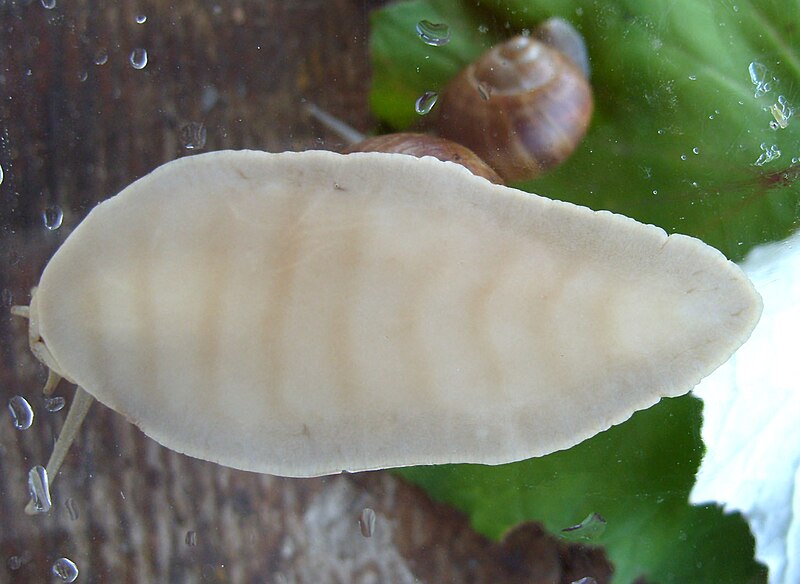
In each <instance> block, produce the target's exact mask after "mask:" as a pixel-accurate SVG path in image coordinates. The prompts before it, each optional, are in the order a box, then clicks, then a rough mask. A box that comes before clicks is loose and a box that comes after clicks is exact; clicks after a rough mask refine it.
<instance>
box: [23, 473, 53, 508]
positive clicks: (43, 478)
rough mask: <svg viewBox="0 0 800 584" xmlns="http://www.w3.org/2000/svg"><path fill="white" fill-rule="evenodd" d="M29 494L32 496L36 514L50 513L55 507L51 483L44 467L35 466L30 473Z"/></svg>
mask: <svg viewBox="0 0 800 584" xmlns="http://www.w3.org/2000/svg"><path fill="white" fill-rule="evenodd" d="M28 492H30V494H31V503H32V504H33V511H34V512H35V513H47V512H48V511H50V508H51V507H52V506H53V501H52V500H51V499H50V481H49V480H48V478H47V471H46V470H45V468H44V467H43V466H39V465H37V466H34V467H33V468H32V469H31V470H30V471H29V472H28Z"/></svg>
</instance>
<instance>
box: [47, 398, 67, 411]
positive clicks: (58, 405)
mask: <svg viewBox="0 0 800 584" xmlns="http://www.w3.org/2000/svg"><path fill="white" fill-rule="evenodd" d="M66 403H67V401H66V400H65V399H64V398H63V397H61V396H60V395H57V396H55V397H45V398H44V409H46V410H47V411H48V412H60V411H61V410H63V409H64V406H65V405H66Z"/></svg>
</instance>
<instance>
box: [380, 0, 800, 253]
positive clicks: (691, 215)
mask: <svg viewBox="0 0 800 584" xmlns="http://www.w3.org/2000/svg"><path fill="white" fill-rule="evenodd" d="M585 4H586V3H585V2H581V1H579V0H571V1H569V0H568V1H561V0H558V1H556V0H546V1H541V2H539V1H537V2H531V1H530V0H486V1H484V2H483V3H482V7H481V8H480V9H477V8H475V7H474V6H473V5H472V4H471V3H467V2H463V3H460V2H455V1H453V0H450V1H445V0H428V1H423V0H415V1H413V2H406V3H401V4H397V5H394V6H392V7H390V8H388V9H385V10H382V11H378V12H376V13H375V14H374V16H373V22H372V24H373V32H372V41H371V42H372V58H373V62H374V71H375V77H374V84H373V89H372V94H371V103H372V107H373V109H374V111H375V113H376V114H377V115H378V116H379V117H380V118H381V119H383V120H385V121H386V122H387V123H388V124H389V125H390V126H393V127H396V128H405V127H407V126H409V125H410V124H412V123H414V121H415V120H416V119H417V118H419V116H417V115H416V113H415V112H414V102H415V100H416V98H417V97H418V96H419V95H421V94H422V93H423V92H424V91H428V90H438V89H441V88H442V87H444V86H445V85H446V83H447V82H448V81H449V79H450V78H452V77H453V76H454V75H455V74H456V73H457V72H458V71H459V70H460V69H461V68H462V67H463V66H465V65H466V64H467V63H468V62H469V61H471V60H472V59H474V58H475V56H476V55H478V54H480V53H481V52H482V51H483V50H484V49H485V48H486V47H488V46H490V45H491V44H493V43H494V42H495V41H496V40H497V39H498V38H501V37H506V36H510V35H511V34H512V33H513V32H515V31H516V32H518V31H520V30H523V29H526V28H527V29H531V28H533V27H535V25H536V23H537V22H540V21H541V20H542V19H544V18H546V17H548V16H552V15H560V16H563V17H565V18H567V19H569V20H570V21H572V22H573V23H574V24H575V25H576V26H578V27H579V29H580V30H581V31H582V33H583V34H584V36H585V37H586V41H587V45H588V48H589V53H590V57H591V62H592V67H593V72H592V84H593V86H594V88H595V98H596V113H595V117H594V120H593V123H592V127H591V129H590V132H589V135H588V136H587V138H586V139H585V141H584V142H583V144H582V146H581V147H580V148H579V150H578V152H577V153H576V154H575V155H574V156H573V157H572V158H571V159H570V160H569V161H568V162H567V163H566V164H565V165H564V166H563V167H561V168H560V169H558V170H556V171H554V172H552V173H551V174H549V175H547V176H545V177H544V178H542V179H540V180H537V181H535V182H531V183H529V184H527V185H523V186H525V187H526V188H527V189H528V190H531V191H536V192H538V193H540V194H544V195H547V196H550V197H552V198H557V199H562V200H569V201H572V202H575V203H579V204H584V205H587V206H589V207H592V208H604V209H609V210H612V211H616V212H620V213H623V214H626V215H629V216H632V217H634V218H636V219H639V220H640V221H643V222H647V223H654V224H656V225H660V226H661V227H663V228H665V229H666V230H668V231H679V232H683V233H687V234H690V235H694V236H696V237H700V238H701V239H703V240H705V241H706V242H708V243H709V244H711V245H713V246H715V247H717V248H719V249H720V250H722V251H723V252H724V253H725V254H726V255H728V256H729V257H731V258H732V259H739V258H741V257H743V255H744V253H745V252H746V251H747V250H748V249H749V248H750V247H752V246H753V245H755V244H757V243H761V242H764V241H769V240H777V239H781V238H783V237H785V236H787V235H788V234H789V233H790V232H791V231H792V229H793V228H795V227H796V226H797V225H798V219H800V197H799V196H798V189H797V187H796V181H797V178H798V177H799V176H800V167H798V166H793V165H792V162H791V160H792V158H793V157H797V156H800V148H798V146H797V144H798V138H800V121H798V120H797V119H794V118H791V119H790V123H789V125H788V126H787V127H786V128H785V129H780V130H773V129H771V128H770V125H769V123H770V121H771V120H773V116H772V114H771V113H770V112H769V111H765V108H768V107H769V106H770V105H773V104H776V103H778V96H779V95H783V96H784V97H786V98H788V100H789V102H790V103H791V102H792V101H793V100H794V101H795V102H797V105H798V106H800V96H798V95H797V94H796V93H793V91H794V89H793V88H795V87H798V86H800V57H799V56H798V55H797V54H796V53H795V51H794V49H793V47H796V46H797V45H798V40H800V39H798V38H797V34H798V33H797V32H795V31H796V26H795V24H796V22H798V16H800V15H799V14H798V11H799V10H800V9H798V6H797V4H792V5H787V4H786V3H784V2H781V1H778V0H774V1H772V2H759V3H758V4H756V2H755V0H753V2H748V1H746V0H745V1H744V2H724V1H717V0H706V1H696V0H650V1H648V2H641V1H640V0H621V1H619V2H615V3H613V4H612V3H610V2H609V3H594V4H592V5H590V6H584V5H585ZM423 18H424V19H428V20H431V21H434V22H445V23H447V24H448V25H449V26H450V28H451V31H452V38H453V40H452V42H451V43H449V44H448V45H445V46H443V47H430V46H428V45H425V44H424V43H423V42H422V41H421V40H419V39H418V38H417V37H416V33H415V30H414V27H415V24H416V22H418V21H419V20H420V19H423ZM507 27H508V28H507ZM481 31H484V32H481ZM751 63H760V64H761V65H763V66H764V68H765V70H766V80H767V81H769V82H770V83H771V91H769V92H768V93H766V94H765V95H763V96H761V97H758V98H756V97H754V94H755V89H756V86H755V85H754V84H753V83H752V81H751V78H750V74H749V66H750V64H751ZM773 77H775V79H774V80H773V79H772V78H773ZM762 144H764V145H765V147H767V148H769V147H772V146H773V145H774V146H775V147H776V148H777V149H779V150H780V151H781V153H782V155H781V157H780V158H778V159H776V160H773V161H770V162H767V163H765V164H764V165H763V166H755V165H754V163H755V162H756V161H757V160H758V159H759V157H760V155H761V154H763V150H762V148H761V145H762Z"/></svg>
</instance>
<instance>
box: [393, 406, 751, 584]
mask: <svg viewBox="0 0 800 584" xmlns="http://www.w3.org/2000/svg"><path fill="white" fill-rule="evenodd" d="M700 418H701V404H700V402H699V401H698V400H697V399H695V398H693V397H690V396H686V397H682V398H676V399H668V400H664V401H662V402H661V403H660V404H659V405H657V406H654V407H652V408H650V409H649V410H645V411H642V412H639V413H637V414H635V415H634V416H633V418H631V419H630V420H629V421H628V422H626V423H625V424H622V425H620V426H615V427H613V428H611V429H610V430H608V431H606V432H603V433H601V434H599V435H598V436H595V437H594V438H592V439H591V440H588V441H586V442H583V443H582V444H579V445H578V446H575V447H573V448H570V449H569V450H565V451H562V452H557V453H554V454H551V455H549V456H545V457H542V458H538V459H530V460H526V461H522V462H518V463H514V464H508V465H502V466H497V467H491V466H480V465H449V466H442V467H415V468H410V469H403V470H400V471H398V472H399V473H400V474H401V475H402V476H403V477H405V478H406V479H408V480H411V481H412V482H414V483H416V484H418V485H420V486H422V487H423V488H425V489H426V490H427V491H428V493H430V494H431V496H433V497H434V498H435V499H437V500H440V501H445V502H448V503H450V504H453V505H455V506H456V507H458V508H459V509H461V510H463V511H464V512H466V513H467V514H468V515H469V516H470V518H471V520H472V524H473V526H474V527H475V529H476V530H477V531H479V532H481V533H483V534H485V535H487V536H488V537H491V538H494V539H499V538H500V537H502V535H503V534H504V533H505V532H506V531H507V530H509V529H511V528H512V527H513V526H515V525H517V524H519V523H521V522H523V521H528V520H536V521H540V522H542V523H543V524H544V525H545V527H547V529H548V530H549V531H550V532H551V533H555V534H559V533H562V531H563V529H564V528H568V527H570V526H573V525H575V524H578V523H580V522H581V521H583V520H584V519H585V518H586V517H587V515H589V514H592V513H597V514H599V515H601V516H602V517H603V519H604V520H605V522H606V523H605V529H604V531H603V533H602V534H600V535H599V536H597V537H595V538H593V539H592V541H591V543H592V544H593V545H602V546H604V547H605V548H606V551H607V553H608V554H609V558H610V559H611V561H612V562H613V564H614V567H615V579H614V582H617V583H620V584H629V583H630V582H633V581H634V580H635V579H636V578H638V577H641V576H645V577H646V578H647V581H648V582H656V583H659V584H668V583H674V584H706V583H708V582H737V583H738V582H741V583H749V582H752V583H755V582H763V581H764V571H763V569H762V568H761V567H760V566H759V565H758V564H756V563H755V562H754V561H753V560H752V558H753V539H752V537H751V535H750V532H749V531H748V529H747V526H746V525H745V523H744V521H743V520H742V518H741V517H740V516H739V515H725V514H723V513H722V511H721V510H720V509H719V508H718V507H715V506H713V505H707V506H701V507H694V506H691V505H689V504H688V496H689V491H690V489H691V487H692V483H693V481H694V474H695V472H696V470H697V467H698V465H699V463H700V458H701V456H702V443H701V440H700Z"/></svg>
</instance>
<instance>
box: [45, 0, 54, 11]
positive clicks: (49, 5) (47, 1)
mask: <svg viewBox="0 0 800 584" xmlns="http://www.w3.org/2000/svg"><path fill="white" fill-rule="evenodd" d="M42 6H44V7H45V8H47V9H48V10H52V9H53V8H55V7H56V0H42Z"/></svg>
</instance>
